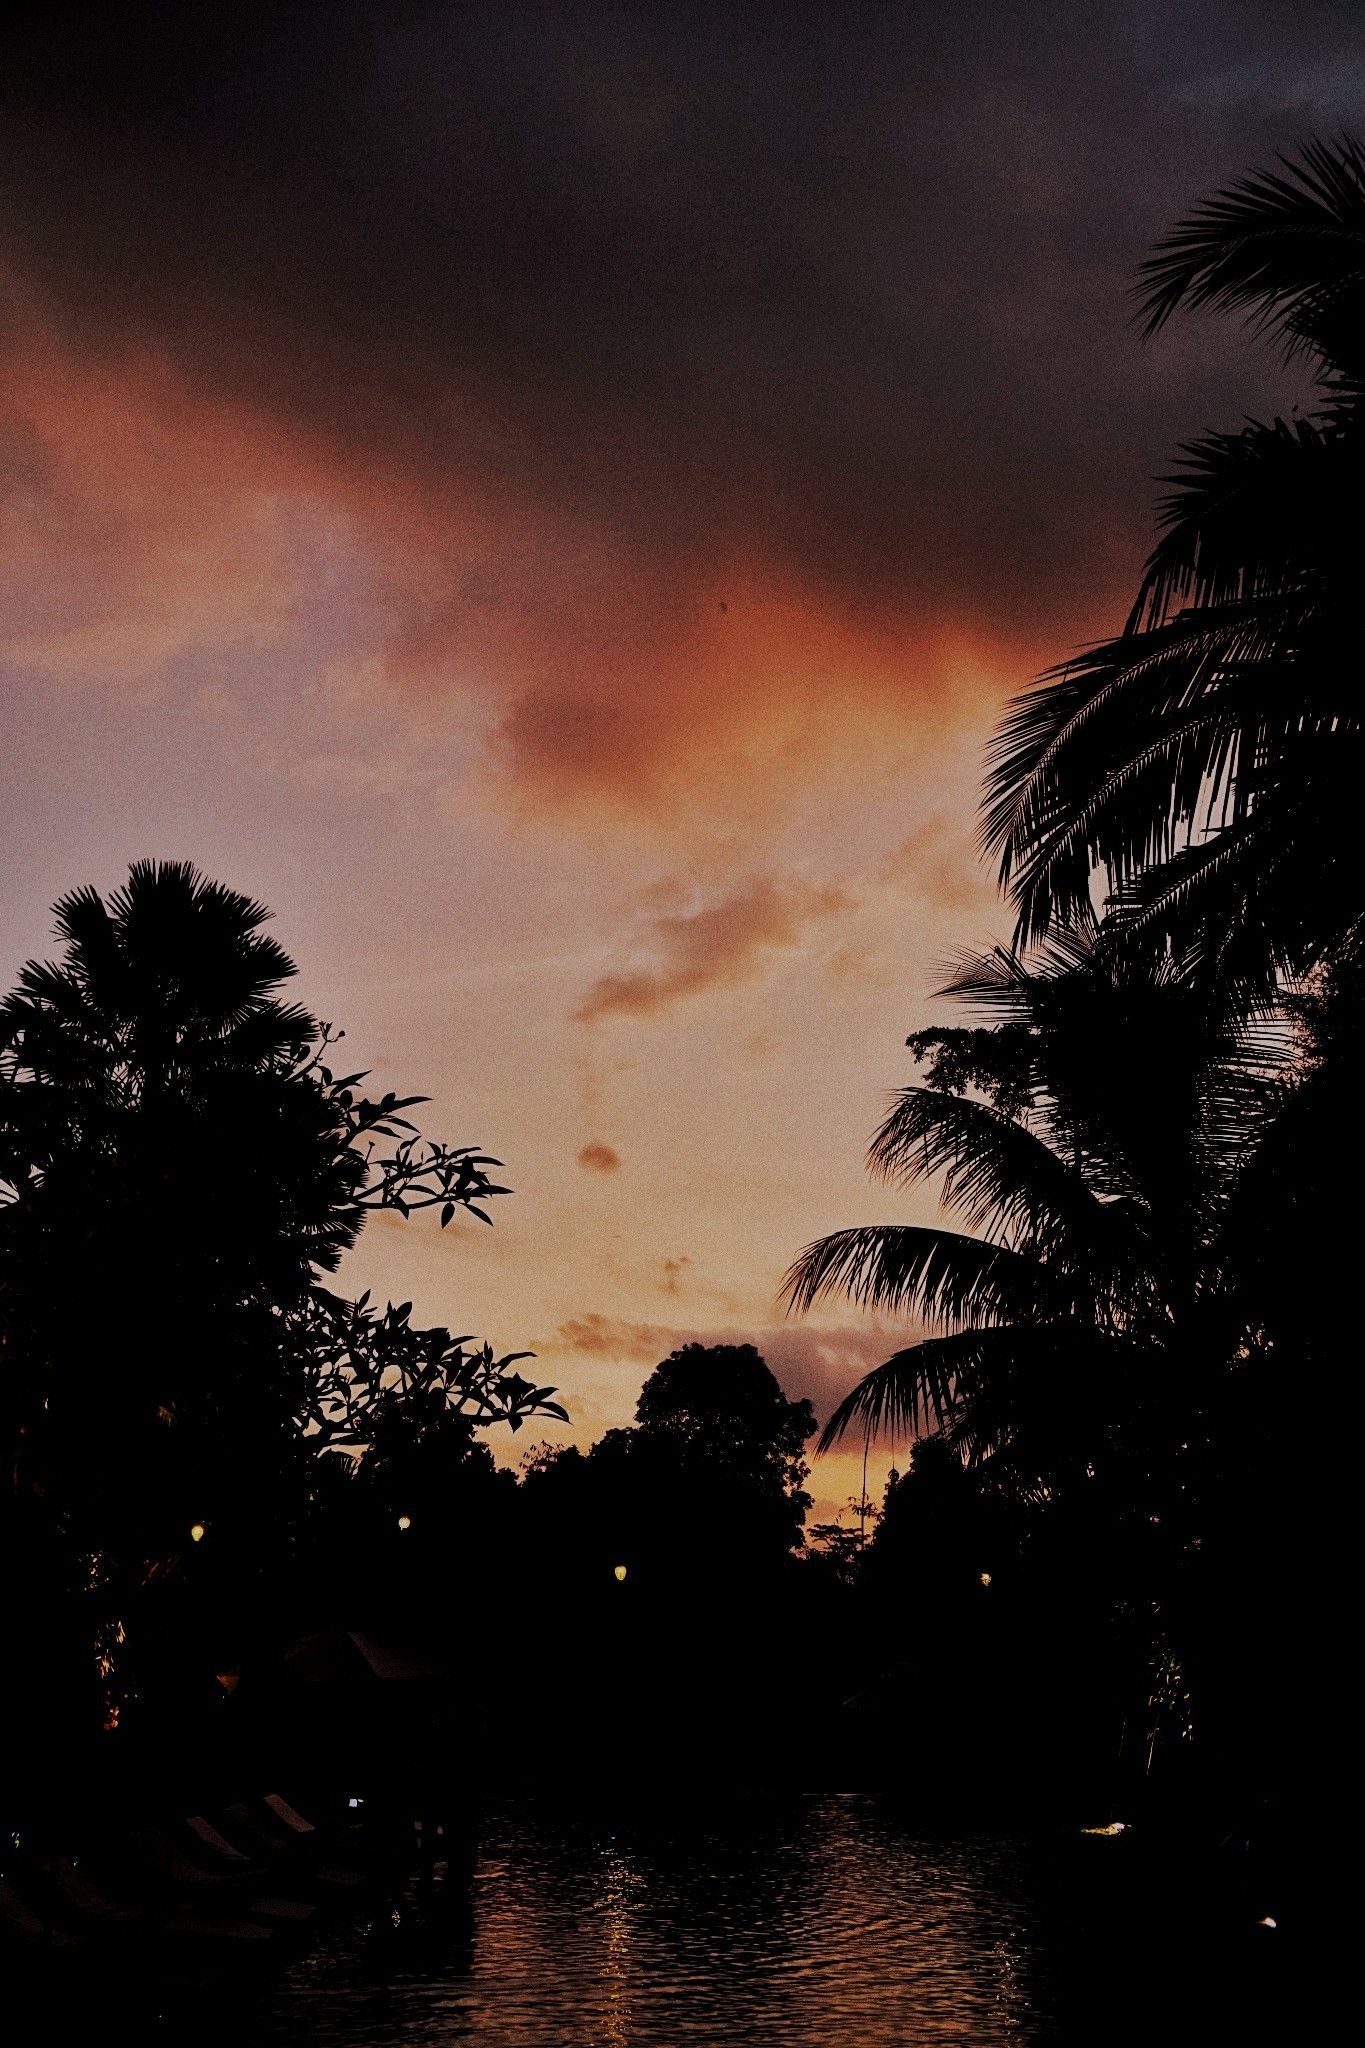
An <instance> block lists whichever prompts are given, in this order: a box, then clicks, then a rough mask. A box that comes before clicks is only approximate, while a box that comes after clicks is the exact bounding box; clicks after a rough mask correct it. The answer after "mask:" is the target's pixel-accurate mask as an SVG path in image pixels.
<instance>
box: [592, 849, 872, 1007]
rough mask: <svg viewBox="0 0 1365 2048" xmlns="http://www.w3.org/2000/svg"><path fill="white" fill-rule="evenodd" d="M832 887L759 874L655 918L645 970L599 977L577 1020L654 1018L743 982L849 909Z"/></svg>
mask: <svg viewBox="0 0 1365 2048" xmlns="http://www.w3.org/2000/svg"><path fill="white" fill-rule="evenodd" d="M850 904H851V899H850V898H849V897H848V895H847V894H846V892H845V891H844V890H843V889H841V888H840V887H838V886H837V885H836V884H834V883H829V884H826V885H825V886H823V887H819V888H817V887H813V886H812V885H810V884H808V883H803V882H785V883H783V882H778V881H776V880H774V879H773V878H772V877H771V876H761V877H759V878H758V879H756V880H755V881H752V882H750V883H748V884H746V885H745V886H744V887H743V888H740V889H737V890H735V891H733V892H732V893H731V894H730V895H728V896H722V897H720V898H719V899H718V900H717V901H716V902H714V903H710V904H706V905H704V906H703V907H702V908H700V909H697V910H692V911H687V912H675V911H667V912H663V913H661V914H659V915H657V916H656V917H654V918H652V919H651V920H650V922H649V925H648V927H647V930H646V932H645V935H644V939H643V947H644V950H645V951H646V952H647V953H649V954H650V955H651V956H652V958H651V963H650V964H649V965H648V966H643V967H638V968H634V969H631V970H630V971H628V972H625V973H614V974H604V975H601V976H600V977H599V978H598V980H597V981H595V982H594V983H593V985H592V987H591V988H590V989H589V991H588V993H587V995H586V996H585V997H584V999H583V1002H582V1003H581V1005H580V1006H579V1008H578V1010H577V1011H576V1012H575V1016H576V1018H577V1019H578V1021H579V1022H581V1023H585V1024H592V1023H596V1022H599V1021H600V1020H601V1019H603V1018H607V1017H654V1016H657V1015H658V1014H659V1013H660V1012H661V1011H663V1010H666V1009H669V1008H670V1007H671V1006H672V1005H673V1004H675V1003H678V1002H681V1001H682V1000H684V999H685V998H686V997H689V996H695V995H699V994H701V993H702V992H703V991H705V990H710V989H714V988H730V987H733V986H734V985H735V984H736V983H738V982H741V981H744V980H746V979H747V978H748V977H749V976H750V975H751V974H752V973H754V972H755V971H756V970H757V969H758V967H759V966H760V965H761V964H762V962H763V960H764V959H765V958H766V957H767V956H768V955H770V954H771V953H773V952H774V951H780V950H782V949H784V948H789V947H793V946H797V945H799V944H800V943H801V939H802V936H803V934H804V932H805V930H806V927H807V926H808V925H810V924H811V923H812V922H814V921H816V920H819V919H823V918H828V917H832V916H834V915H836V914H837V913H838V912H840V911H844V910H847V909H849V908H850Z"/></svg>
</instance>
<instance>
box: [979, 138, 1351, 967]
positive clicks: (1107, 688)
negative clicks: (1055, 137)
mask: <svg viewBox="0 0 1365 2048" xmlns="http://www.w3.org/2000/svg"><path fill="white" fill-rule="evenodd" d="M1142 290H1143V293H1144V297H1143V302H1142V304H1143V312H1144V314H1145V316H1146V332H1147V333H1148V334H1149V335H1150V334H1153V333H1155V332H1156V331H1157V330H1158V329H1159V328H1160V327H1161V326H1163V325H1164V323H1165V322H1166V321H1167V320H1168V319H1169V318H1170V317H1171V316H1172V314H1173V313H1175V312H1176V311H1177V309H1179V308H1180V307H1182V306H1188V307H1208V308H1212V309H1214V310H1218V311H1230V312H1237V313H1242V314H1244V315H1245V316H1247V317H1248V319H1249V320H1250V322H1251V324H1252V325H1253V327H1254V329H1256V330H1257V331H1260V332H1268V333H1270V334H1272V335H1274V336H1276V337H1278V339H1279V340H1280V341H1281V342H1282V344H1283V346H1284V349H1285V352H1286V354H1287V355H1288V356H1291V357H1299V358H1302V359H1304V360H1305V361H1306V362H1308V363H1309V364H1310V365H1311V366H1312V368H1313V371H1314V373H1315V375H1316V378H1317V381H1318V384H1319V387H1320V390H1321V393H1322V402H1321V405H1320V406H1319V408H1318V410H1317V412H1316V413H1315V414H1314V416H1313V417H1311V418H1309V419H1301V420H1294V421H1285V420H1279V419H1277V420H1274V421H1272V422H1269V423H1265V424H1257V423H1253V424H1251V425H1249V426H1247V427H1245V428H1244V429H1243V430H1242V431H1240V432H1238V433H1229V434H1210V435H1208V436H1206V437H1205V438H1203V439H1201V440H1198V441H1196V442H1194V443H1192V444H1190V445H1188V446H1187V447H1186V448H1185V450H1184V451H1183V452H1184V456H1185V461H1184V464H1183V466H1182V468H1181V469H1180V470H1179V472H1178V473H1177V474H1176V475H1175V476H1173V477H1171V478H1169V479H1168V481H1169V482H1170V483H1171V484H1172V485H1173V486H1174V489H1173V492H1172V494H1171V496H1170V497H1169V498H1168V499H1167V500H1166V502H1165V505H1164V508H1163V523H1162V533H1161V538H1160V540H1159V541H1158V544H1157V546H1156V548H1155V550H1154V551H1153V553H1152V556H1151V558H1150V560H1149V561H1148V563H1147V568H1146V574H1145V577H1144V580H1143V583H1142V587H1141V589H1140V591H1139V594H1138V597H1137V600H1136V602H1135V604H1134V606H1133V610H1132V613H1131V615H1130V617H1129V620H1128V622H1127V625H1126V627H1125V630H1124V631H1123V632H1122V633H1121V634H1120V635H1119V636H1118V637H1117V638H1115V639H1113V640H1109V641H1106V642H1104V643H1102V644H1101V645H1099V646H1097V647H1095V648H1092V649H1091V650H1090V651H1089V652H1088V653H1086V654H1085V655H1083V656H1082V657H1081V658H1080V659H1079V660H1077V661H1073V662H1070V663H1067V664H1065V665H1064V666H1062V667H1060V668H1058V669H1055V670H1053V671H1051V672H1050V673H1049V674H1048V675H1046V676H1044V677H1043V678H1042V680H1041V683H1040V684H1039V685H1037V686H1035V688H1034V689H1032V690H1031V691H1029V692H1028V693H1026V694H1025V695H1024V696H1022V697H1020V698H1019V699H1017V700H1016V701H1015V703H1014V705H1013V706H1012V707H1011V709H1010V711H1009V713H1008V715H1007V717H1006V719H1005V721H1004V723H1003V725H1002V727H1001V729H1000V731H999V733H998V735H997V738H996V741H995V745H994V751H993V761H992V767H991V771H990V776H989V781H988V787H987V797H986V803H985V807H984V837H985V840H986V842H987V844H988V846H989V847H990V848H991V849H992V850H994V851H995V852H996V853H997V854H998V855H999V858H1000V865H1001V876H1002V880H1003V881H1004V882H1005V884H1006V885H1007V886H1008V887H1009V888H1010V890H1011V892H1012V894H1013V898H1014V901H1015V903H1016V905H1017V908H1018V913H1019V938H1020V942H1021V943H1025V944H1027V943H1031V942H1033V941H1036V940H1037V939H1038V938H1040V937H1041V936H1042V935H1044V934H1045V933H1047V932H1049V931H1051V930H1053V929H1055V928H1056V927H1057V926H1058V925H1059V924H1065V923H1067V922H1068V921H1069V920H1072V919H1074V918H1076V917H1078V916H1079V917H1084V916H1087V915H1088V914H1089V912H1090V909H1091V905H1092V900H1093V894H1094V891H1095V889H1096V887H1097V886H1098V887H1100V888H1101V889H1102V890H1103V892H1104V893H1105V895H1106V896H1107V897H1108V899H1109V902H1110V904H1111V906H1112V911H1113V915H1112V917H1111V919H1110V922H1109V930H1110V932H1111V934H1113V935H1115V936H1125V935H1126V936H1127V938H1128V939H1129V940H1130V941H1131V940H1134V939H1138V938H1141V937H1142V936H1143V935H1146V936H1147V937H1149V938H1151V939H1152V940H1154V941H1155V942H1156V943H1158V944H1172V945H1174V946H1175V948H1176V949H1177V950H1178V951H1182V952H1184V953H1186V955H1187V956H1195V955H1198V956H1202V958H1203V961H1204V963H1205V964H1206V965H1207V964H1208V963H1210V962H1212V963H1213V964H1215V965H1216V966H1217V967H1219V968H1220V969H1221V970H1222V971H1223V972H1225V973H1228V974H1232V975H1237V974H1250V975H1252V976H1255V977H1256V978H1258V979H1259V980H1261V981H1262V983H1264V981H1265V980H1266V979H1267V978H1273V976H1274V975H1275V974H1276V973H1280V972H1283V971H1285V970H1286V969H1287V970H1290V971H1301V970H1303V969H1305V968H1307V967H1309V966H1311V965H1312V964H1313V963H1315V962H1316V961H1318V960H1320V959H1322V958H1323V957H1324V955H1326V954H1330V952H1331V951H1332V950H1333V949H1334V948H1335V947H1337V946H1338V945H1339V944H1340V943H1341V942H1342V940H1343V938H1344V937H1347V936H1348V935H1349V934H1350V933H1351V932H1352V931H1353V930H1354V929H1355V927H1356V925H1357V924H1358V922H1359V920H1360V917H1361V912H1362V909H1365V902H1363V901H1362V891H1361V888H1360V884H1359V879H1358V869H1359V860H1358V844H1357V835H1356V831H1355V812H1356V806H1357V804H1358V801H1359V798H1358V791H1359V789H1360V786H1361V771H1362V768H1363V767H1365V741H1363V738H1362V714H1361V703H1360V696H1359V691H1358V688H1357V678H1358V676H1359V672H1360V666H1361V658H1362V654H1365V615H1362V613H1361V610H1360V606H1359V597H1358V588H1357V574H1358V572H1357V566H1356V558H1357V555H1358V527H1359V517H1360V513H1359V507H1360V504H1361V500H1362V490H1361V487H1362V483H1365V433H1363V428H1365V155H1362V152H1361V149H1360V148H1359V146H1358V145H1357V144H1356V143H1354V142H1352V141H1349V140H1343V141H1341V142H1339V143H1335V144H1326V143H1310V144H1309V145H1307V146H1306V147H1305V148H1304V149H1303V150H1302V152H1301V153H1300V155H1299V157H1298V158H1297V160H1295V161H1292V162H1290V161H1283V162H1282V165H1281V168H1280V169H1279V170H1277V171H1273V172H1262V173H1260V174H1257V175H1254V176H1251V177H1248V178H1244V179H1241V180H1239V181H1238V182H1237V183H1235V184H1234V185H1232V186H1231V187H1230V188H1229V189H1228V190H1226V191H1225V192H1222V193H1220V194H1218V195H1217V196H1216V197H1214V198H1213V199H1211V200H1209V201H1208V202H1206V203H1205V204H1204V205H1203V206H1201V207H1200V208H1198V209H1197V210H1196V211H1195V212H1194V213H1193V214H1192V215H1191V216H1190V217H1189V218H1188V219H1187V220H1185V221H1184V222H1183V223H1182V224H1181V225H1180V226H1179V227H1177V228H1176V230H1175V231H1174V232H1173V233H1172V234H1171V235H1170V236H1169V237H1168V239H1167V240H1166V241H1165V242H1163V243H1162V244H1160V245H1159V247H1158V249H1157V251H1156V253H1155V254H1154V256H1153V257H1152V259H1151V261H1150V262H1149V263H1148V264H1147V265H1146V266H1145V271H1144V280H1143V286H1142Z"/></svg>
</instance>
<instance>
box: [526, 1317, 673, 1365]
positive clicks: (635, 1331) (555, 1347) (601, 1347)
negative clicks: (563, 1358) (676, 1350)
mask: <svg viewBox="0 0 1365 2048" xmlns="http://www.w3.org/2000/svg"><path fill="white" fill-rule="evenodd" d="M677 1341H678V1339H677V1337H676V1335H675V1333H674V1332H673V1331H672V1330H668V1329H665V1328H663V1327H661V1326H660V1325H658V1324H655V1323H631V1322H623V1321H620V1320H619V1319H617V1318H616V1317H613V1316H604V1315H599V1314H598V1313H597V1311H596V1310H589V1311H588V1312H587V1313H586V1314H584V1315H581V1316H570V1317H569V1318H568V1320H567V1321H566V1322H563V1323H561V1324H560V1325H559V1327H558V1329H557V1330H556V1331H555V1334H554V1337H553V1339H552V1340H551V1342H550V1343H549V1344H547V1345H545V1346H544V1347H543V1348H544V1349H545V1350H547V1351H573V1352H579V1353H581V1354H582V1355H584V1356H585V1357H589V1358H619V1359H632V1360H640V1359H645V1358H653V1359H656V1360H657V1359H659V1358H663V1357H666V1356H667V1354H668V1352H669V1350H670V1349H671V1348H672V1346H673V1344H674V1343H676V1342H677Z"/></svg>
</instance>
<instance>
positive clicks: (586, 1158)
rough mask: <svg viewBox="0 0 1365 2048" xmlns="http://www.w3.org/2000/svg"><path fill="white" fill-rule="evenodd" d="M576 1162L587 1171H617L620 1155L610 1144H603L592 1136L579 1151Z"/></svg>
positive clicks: (618, 1170)
mask: <svg viewBox="0 0 1365 2048" xmlns="http://www.w3.org/2000/svg"><path fill="white" fill-rule="evenodd" d="M578 1163H579V1165H580V1166H581V1167H583V1168H584V1170H585V1171H586V1172H588V1173H619V1172H620V1169H621V1155H620V1153H619V1152H617V1151H615V1150H614V1149H613V1148H612V1147H611V1146H610V1145H604V1144H603V1143H602V1141H601V1139H600V1138H594V1139H593V1140H592V1142H591V1144H588V1145H585V1146H584V1147H583V1149H582V1151H581V1152H580V1153H579V1155H578Z"/></svg>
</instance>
